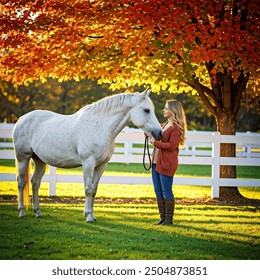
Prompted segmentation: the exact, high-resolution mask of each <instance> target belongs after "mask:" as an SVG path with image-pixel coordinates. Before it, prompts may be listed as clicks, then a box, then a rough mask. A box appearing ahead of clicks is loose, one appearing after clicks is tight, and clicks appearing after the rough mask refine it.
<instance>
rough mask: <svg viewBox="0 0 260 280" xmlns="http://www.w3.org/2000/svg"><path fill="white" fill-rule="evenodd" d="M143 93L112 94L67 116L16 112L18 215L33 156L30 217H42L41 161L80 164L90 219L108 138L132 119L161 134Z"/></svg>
mask: <svg viewBox="0 0 260 280" xmlns="http://www.w3.org/2000/svg"><path fill="white" fill-rule="evenodd" d="M149 93H150V91H149V90H146V91H144V92H143V93H131V94H130V93H127V94H117V95H113V96H110V97H106V98H103V99H101V100H99V101H98V102H96V103H93V104H91V105H87V106H85V107H83V108H82V109H80V110H79V111H77V112H76V113H75V114H72V115H60V114H57V113H53V112H50V111H46V110H35V111H32V112H30V113H27V114H25V115H24V116H22V117H21V118H20V119H19V120H18V122H17V123H16V125H15V128H14V131H13V140H14V147H15V153H16V158H17V161H18V169H19V170H18V171H19V175H18V178H17V180H18V192H19V202H18V210H19V212H20V213H19V216H20V217H22V216H24V215H25V211H24V199H25V190H26V189H27V193H28V185H29V181H30V178H29V176H28V171H27V170H28V167H29V161H30V159H33V161H34V163H35V171H34V174H33V176H32V179H31V183H32V195H33V196H32V197H33V208H34V212H35V214H36V217H40V216H42V214H41V211H40V205H39V196H38V190H39V187H40V183H41V179H42V177H43V175H44V173H45V169H46V164H49V165H52V166H56V167H63V168H73V167H78V166H82V167H83V176H84V188H85V197H86V201H85V208H84V215H85V217H86V221H87V222H93V221H95V217H94V214H93V206H94V198H95V195H96V192H97V187H98V182H99V179H100V177H101V175H102V173H103V171H104V170H105V168H106V164H107V162H108V161H109V160H110V158H111V156H112V154H113V151H114V146H115V143H114V140H115V138H116V136H117V135H118V134H119V132H120V131H121V130H122V129H123V128H124V127H125V126H126V125H127V124H128V123H129V122H132V124H133V125H134V126H136V127H139V128H141V129H142V130H143V131H144V133H146V134H147V135H149V136H152V137H154V138H155V139H157V140H160V139H161V136H162V130H161V126H160V123H159V122H158V120H157V118H156V116H155V113H154V106H153V103H152V101H151V99H150V98H149ZM28 195H29V194H28Z"/></svg>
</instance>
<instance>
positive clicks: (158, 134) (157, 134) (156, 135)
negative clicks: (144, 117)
mask: <svg viewBox="0 0 260 280" xmlns="http://www.w3.org/2000/svg"><path fill="white" fill-rule="evenodd" d="M152 136H153V138H154V139H155V140H157V141H158V140H161V139H162V130H161V129H160V130H154V131H152Z"/></svg>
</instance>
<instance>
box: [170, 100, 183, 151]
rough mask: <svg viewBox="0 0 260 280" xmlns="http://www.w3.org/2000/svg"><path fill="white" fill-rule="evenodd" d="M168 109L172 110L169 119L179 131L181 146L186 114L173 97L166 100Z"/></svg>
mask: <svg viewBox="0 0 260 280" xmlns="http://www.w3.org/2000/svg"><path fill="white" fill-rule="evenodd" d="M166 105H167V107H168V110H169V111H170V112H172V116H171V118H170V120H171V121H172V122H173V123H174V124H176V125H177V126H178V128H179V131H180V138H181V140H180V145H181V146H183V145H184V143H185V140H186V130H187V122H186V115H185V112H184V110H183V107H182V105H181V103H180V102H179V101H177V100H175V99H171V100H167V101H166Z"/></svg>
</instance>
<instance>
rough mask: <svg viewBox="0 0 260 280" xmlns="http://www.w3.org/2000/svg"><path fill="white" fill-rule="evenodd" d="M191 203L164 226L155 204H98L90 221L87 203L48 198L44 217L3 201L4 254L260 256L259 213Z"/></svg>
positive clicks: (0, 229)
mask: <svg viewBox="0 0 260 280" xmlns="http://www.w3.org/2000/svg"><path fill="white" fill-rule="evenodd" d="M192 208H193V209H194V207H191V206H183V205H182V206H178V207H177V209H176V216H175V222H174V226H170V227H163V226H156V225H154V224H155V223H156V221H157V218H158V215H157V209H156V206H155V205H151V204H150V205H149V204H145V205H143V204H136V205H132V204H131V205H128V204H123V205H113V204H101V205H96V207H95V209H96V216H97V222H95V223H87V224H86V223H85V218H84V217H83V214H82V213H83V212H82V211H83V205H71V204H70V205H68V204H67V205H49V204H48V205H47V204H45V205H43V206H42V212H43V215H44V216H43V217H42V218H39V219H36V218H34V216H33V213H32V209H29V211H27V212H28V214H27V216H26V217H24V218H22V219H20V218H18V217H17V216H18V211H17V210H16V205H14V204H0V218H1V222H0V234H1V239H0V240H1V242H0V259H7V260H12V259H25V260H30V259H37V260H41V259H102V260H106V259H114V260H117V259H124V260H127V259H136V260H142V259H148V260H154V259H158V260H159V259H161V260H163V259H183V260H188V259H220V260H222V259H259V257H260V246H259V243H258V242H259V241H258V240H259V232H258V230H257V228H258V226H259V220H260V215H259V213H254V214H252V212H250V211H248V209H246V208H241V209H240V210H239V208H237V207H233V210H232V209H231V208H230V207H226V208H225V207H224V208H221V207H219V208H217V207H213V206H210V207H209V209H208V208H207V207H195V208H196V209H195V210H196V213H193V209H192ZM195 210H194V211H195ZM231 213H233V214H231ZM234 213H235V214H236V215H234ZM243 222H246V224H245V225H243V224H242V225H241V223H243Z"/></svg>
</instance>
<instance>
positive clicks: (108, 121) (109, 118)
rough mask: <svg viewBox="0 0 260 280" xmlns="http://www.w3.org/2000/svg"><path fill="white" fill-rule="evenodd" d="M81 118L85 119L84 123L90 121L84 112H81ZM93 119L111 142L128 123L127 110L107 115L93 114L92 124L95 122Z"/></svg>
mask: <svg viewBox="0 0 260 280" xmlns="http://www.w3.org/2000/svg"><path fill="white" fill-rule="evenodd" d="M128 109H129V108H128ZM82 117H83V118H84V119H86V120H85V121H86V122H89V121H90V120H89V115H87V112H86V111H85V112H83V115H82ZM95 119H97V120H98V122H99V125H100V126H103V129H102V131H107V135H108V136H109V138H110V139H111V140H112V141H113V140H114V139H115V138H116V136H117V135H118V134H119V133H120V132H121V131H122V129H123V128H124V127H125V126H126V125H127V123H128V122H129V119H130V117H129V110H122V111H118V112H114V113H113V114H111V113H110V114H109V115H106V114H104V115H102V114H95V115H93V116H92V123H95V122H96V121H95ZM85 121H84V122H85Z"/></svg>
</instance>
